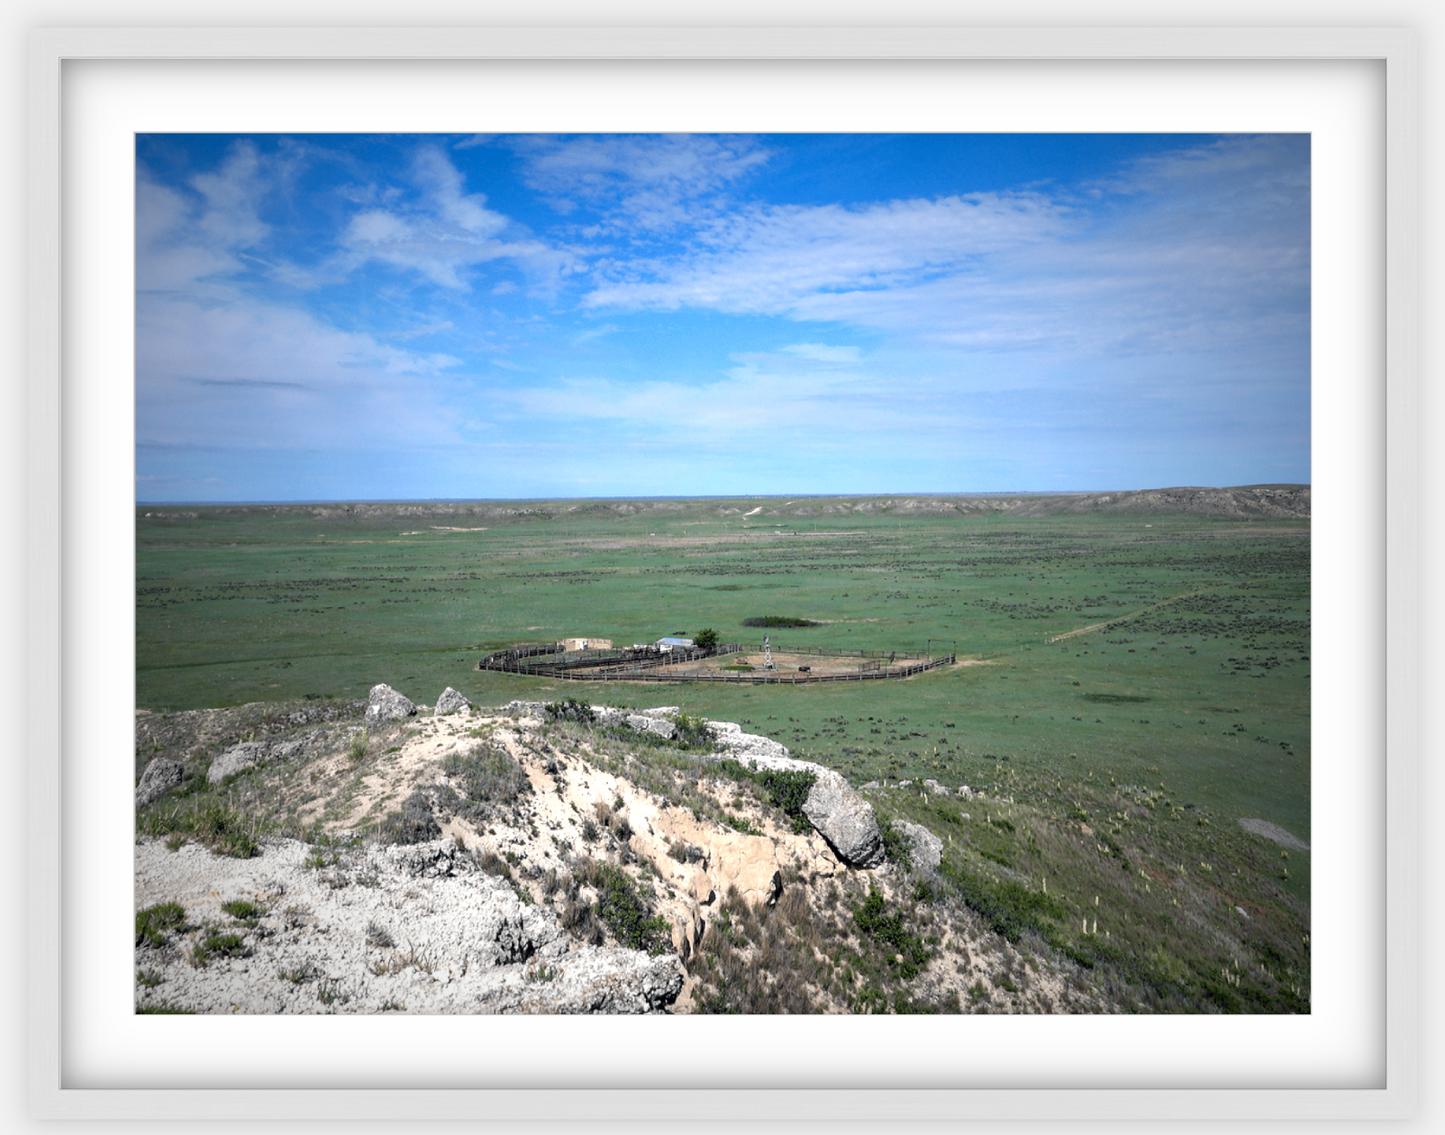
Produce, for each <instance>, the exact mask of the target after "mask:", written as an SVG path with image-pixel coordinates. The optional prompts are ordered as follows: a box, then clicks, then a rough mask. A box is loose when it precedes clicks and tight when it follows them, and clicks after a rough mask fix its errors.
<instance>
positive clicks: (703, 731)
mask: <svg viewBox="0 0 1445 1135" xmlns="http://www.w3.org/2000/svg"><path fill="white" fill-rule="evenodd" d="M674 720H675V721H676V723H677V732H676V733H675V734H674V735H673V743H674V744H676V745H680V746H683V747H685V748H689V749H706V750H707V751H708V752H711V751H712V750H713V747H714V746H715V745H716V743H717V733H716V732H715V731H714V730H713V727H712V726H711V725H709V724H708V723H707V719H706V718H703V717H694V716H692V715H691V714H687V713H679V714H678V715H677V717H676V718H675V719H674Z"/></svg>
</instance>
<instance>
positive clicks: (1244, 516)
mask: <svg viewBox="0 0 1445 1135" xmlns="http://www.w3.org/2000/svg"><path fill="white" fill-rule="evenodd" d="M649 513H650V514H653V515H658V516H662V515H666V516H668V517H669V518H671V519H683V518H684V517H685V516H692V517H698V518H703V517H713V518H717V517H739V518H745V519H754V520H755V522H757V523H763V522H764V521H765V520H766V519H767V518H777V519H783V518H797V519H802V518H806V517H819V516H846V515H850V514H852V515H874V516H878V515H881V516H891V515H899V516H907V515H926V514H930V513H958V514H963V515H984V514H988V513H1007V514H1008V515H1010V516H1017V517H1022V518H1033V517H1045V516H1080V515H1088V514H1090V513H1099V514H1117V515H1135V516H1198V517H1216V518H1219V519H1239V520H1254V519H1269V520H1308V519H1309V516H1310V486H1309V485H1239V486H1235V487H1233V488H1207V487H1194V486H1186V487H1179V488H1170V489H1134V490H1127V491H1122V492H1101V493H1055V494H1048V493H1017V494H1009V493H976V494H968V493H960V494H957V495H953V494H902V495H896V496H889V495H880V496H856V497H853V496H849V497H831V496H812V497H806V496H805V497H796V498H794V499H791V500H784V499H781V498H779V497H757V496H753V497H716V498H699V497H688V498H682V499H673V500H664V499H652V498H637V499H631V500H623V499H591V500H571V501H569V500H538V501H372V502H365V501H330V502H316V503H308V504H234V505H224V504H192V505H138V506H137V507H136V515H137V519H139V520H141V521H142V522H143V523H144V522H146V521H150V522H151V523H155V522H161V523H165V522H174V521H176V520H181V519H192V520H194V519H200V518H215V519H221V518H223V517H224V518H231V519H235V518H237V517H238V516H254V517H263V516H274V517H296V518H302V517H306V518H310V519H313V520H316V521H321V522H326V521H330V522H342V523H351V524H390V523H394V522H396V521H406V522H408V523H416V524H423V525H434V526H436V527H438V528H441V527H444V526H447V525H449V524H452V525H456V526H457V527H471V526H476V525H486V524H506V523H512V522H518V521H537V520H558V519H566V518H577V519H589V520H597V519H607V518H609V517H616V518H618V519H621V518H624V517H636V516H641V515H646V514H649Z"/></svg>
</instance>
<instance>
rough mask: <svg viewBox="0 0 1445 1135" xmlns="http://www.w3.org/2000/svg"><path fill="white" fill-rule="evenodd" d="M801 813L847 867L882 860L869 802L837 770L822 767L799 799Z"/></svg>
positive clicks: (876, 821) (877, 862)
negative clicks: (803, 796) (810, 785)
mask: <svg viewBox="0 0 1445 1135" xmlns="http://www.w3.org/2000/svg"><path fill="white" fill-rule="evenodd" d="M803 815H805V816H807V817H808V820H809V822H810V823H811V824H812V825H813V827H815V828H817V829H818V833H819V834H820V835H821V836H822V837H823V838H824V839H825V840H827V841H828V846H829V847H831V848H832V849H833V851H834V853H835V854H836V855H837V856H838V858H839V859H841V860H842V861H843V862H844V863H847V864H848V865H849V866H850V867H877V866H878V865H879V864H881V863H882V862H883V837H882V835H881V834H880V833H879V831H878V819H877V817H876V816H874V815H873V806H872V805H871V804H869V803H868V801H866V800H864V799H863V797H861V796H859V795H858V793H856V792H855V791H853V789H852V788H851V787H850V786H849V784H848V782H847V781H846V780H844V779H843V778H842V777H841V776H839V775H838V774H837V773H835V772H830V771H828V770H822V772H821V773H820V774H819V775H818V779H817V780H816V781H815V782H814V784H813V788H812V791H811V792H809V793H808V799H807V800H806V801H804V802H803Z"/></svg>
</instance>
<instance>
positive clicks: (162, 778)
mask: <svg viewBox="0 0 1445 1135" xmlns="http://www.w3.org/2000/svg"><path fill="white" fill-rule="evenodd" d="M185 772H186V766H185V765H183V764H181V762H180V761H171V760H167V759H166V758H165V757H156V758H155V759H154V760H153V761H151V763H150V764H148V765H146V767H145V771H144V772H143V773H141V774H140V783H139V784H138V785H136V789H135V806H136V807H137V808H144V807H145V806H146V805H147V804H149V803H150V802H151V801H152V800H157V799H159V798H160V797H162V796H164V795H165V794H166V793H167V792H169V791H170V790H171V789H172V788H174V787H176V785H178V784H180V782H181V779H182V777H184V776H185Z"/></svg>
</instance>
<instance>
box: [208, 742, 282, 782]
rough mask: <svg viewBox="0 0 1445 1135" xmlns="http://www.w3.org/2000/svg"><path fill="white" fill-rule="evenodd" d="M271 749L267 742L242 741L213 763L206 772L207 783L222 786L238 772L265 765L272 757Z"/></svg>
mask: <svg viewBox="0 0 1445 1135" xmlns="http://www.w3.org/2000/svg"><path fill="white" fill-rule="evenodd" d="M270 749H271V746H270V745H268V744H267V743H266V742H265V741H242V742H241V743H240V744H239V745H232V746H231V747H230V748H229V749H227V750H226V751H225V752H223V753H222V754H221V755H220V756H219V757H217V758H216V759H215V760H213V761H212V762H211V767H210V768H209V769H208V770H207V771H206V781H207V783H209V784H220V783H221V781H223V780H225V779H226V777H228V776H235V775H236V773H238V772H245V771H246V770H247V769H248V768H255V767H256V766H257V765H259V764H264V763H265V762H266V758H267V757H268V756H269V755H270Z"/></svg>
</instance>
